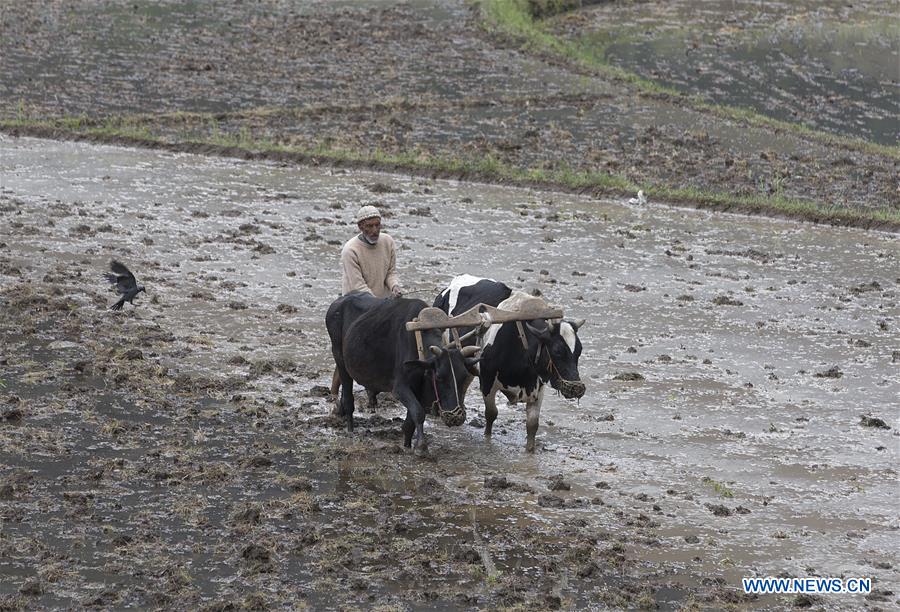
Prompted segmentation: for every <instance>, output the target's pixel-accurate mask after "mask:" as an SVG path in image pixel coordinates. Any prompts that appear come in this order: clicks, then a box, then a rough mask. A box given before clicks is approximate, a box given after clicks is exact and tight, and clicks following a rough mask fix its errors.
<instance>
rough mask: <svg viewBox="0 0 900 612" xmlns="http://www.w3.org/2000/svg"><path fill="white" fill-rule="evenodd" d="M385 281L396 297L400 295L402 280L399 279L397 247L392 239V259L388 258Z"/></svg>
mask: <svg viewBox="0 0 900 612" xmlns="http://www.w3.org/2000/svg"><path fill="white" fill-rule="evenodd" d="M385 282H386V284H387V286H388V289H390V290H391V294H392V295H394V296H395V297H400V295H401V294H402V291H400V281H399V280H397V247H396V243H394V241H393V240H392V241H391V248H390V259H389V260H388V269H387V277H386V278H385Z"/></svg>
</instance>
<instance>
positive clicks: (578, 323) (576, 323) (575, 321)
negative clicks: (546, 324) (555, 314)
mask: <svg viewBox="0 0 900 612" xmlns="http://www.w3.org/2000/svg"><path fill="white" fill-rule="evenodd" d="M566 323H568V324H569V325H571V326H572V329H574V330H575V331H578V329H579V328H580V327H581V326H582V325H584V324H585V320H584V319H566Z"/></svg>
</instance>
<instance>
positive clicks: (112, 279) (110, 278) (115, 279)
mask: <svg viewBox="0 0 900 612" xmlns="http://www.w3.org/2000/svg"><path fill="white" fill-rule="evenodd" d="M103 278H105V279H106V280H108V281H109V282H111V283H116V282H118V281H119V277H118V276H116V275H115V274H111V273H109V272H107V273H106V274H104V275H103Z"/></svg>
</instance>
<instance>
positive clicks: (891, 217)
mask: <svg viewBox="0 0 900 612" xmlns="http://www.w3.org/2000/svg"><path fill="white" fill-rule="evenodd" d="M193 118H194V119H198V118H199V119H202V120H203V122H204V123H205V124H206V125H207V126H208V128H209V129H210V130H211V133H210V135H209V136H208V137H199V138H198V137H193V138H183V139H181V138H179V139H176V140H174V141H173V140H172V139H167V138H164V137H162V136H159V135H154V134H153V133H152V131H151V128H150V126H148V125H146V124H145V123H144V122H146V121H147V119H148V117H146V116H132V117H128V116H123V117H107V118H103V119H87V118H84V117H63V118H55V119H39V120H25V119H13V120H0V131H7V132H13V133H16V132H18V131H22V132H25V133H26V135H28V134H30V135H37V136H44V137H51V138H73V139H86V140H94V141H100V142H111V143H114V144H126V145H128V144H130V145H134V146H154V147H163V148H172V149H177V150H190V149H191V147H195V146H201V147H218V148H219V153H220V154H223V155H237V154H242V153H243V154H253V155H259V156H261V157H266V156H272V157H278V156H279V155H287V156H289V157H291V158H292V159H293V160H295V161H297V162H301V163H302V162H310V161H315V162H318V163H321V162H323V161H325V162H330V163H332V164H341V163H351V164H357V165H359V166H360V167H364V168H372V169H376V170H386V171H401V172H402V171H406V172H411V173H422V174H426V175H430V176H437V177H446V178H454V177H464V178H468V179H477V180H484V181H486V182H495V183H500V184H512V185H518V186H525V187H535V188H544V189H551V190H552V189H556V190H562V191H567V192H575V193H590V194H592V195H596V196H599V195H608V196H627V195H633V194H634V193H635V192H636V191H637V190H638V189H643V190H644V191H645V192H646V194H647V195H648V196H649V197H651V198H653V199H654V200H657V201H663V202H671V203H680V204H686V205H690V206H693V207H699V208H711V209H714V210H731V211H735V212H747V213H756V214H769V215H778V216H784V217H788V218H793V219H802V220H808V221H814V222H820V223H830V224H834V225H846V226H856V227H870V226H873V225H874V226H877V227H882V228H886V229H890V230H893V231H897V229H900V211H892V210H870V209H849V208H846V209H845V208H836V207H832V206H826V205H821V204H817V203H815V202H810V201H801V200H794V199H790V198H786V197H783V196H781V195H778V194H775V195H773V196H764V195H733V194H728V193H722V192H713V191H706V190H702V189H697V188H692V189H683V188H673V187H668V186H665V185H648V184H636V183H633V182H632V181H630V180H629V179H627V178H626V177H624V176H620V175H615V174H609V173H606V172H598V171H584V170H577V169H573V168H570V167H567V166H562V167H558V168H554V169H547V168H521V167H517V166H512V165H510V164H507V163H505V162H503V161H502V160H499V159H497V158H495V157H493V156H491V155H484V156H482V157H472V156H466V157H455V156H447V155H437V154H434V153H431V152H429V151H425V150H422V149H411V150H407V151H401V152H386V151H382V150H380V149H374V150H359V149H351V148H346V147H338V146H334V145H328V144H319V145H317V146H313V147H303V146H296V145H285V144H279V143H274V142H272V141H270V140H266V139H259V138H255V137H254V136H253V134H252V133H251V131H250V130H248V129H246V128H245V129H242V130H241V131H239V132H238V133H237V134H231V133H221V132H219V131H218V129H217V127H216V126H217V120H216V118H215V115H212V114H209V115H207V116H202V115H194V116H193ZM210 152H211V153H215V152H216V151H210Z"/></svg>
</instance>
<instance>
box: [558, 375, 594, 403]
mask: <svg viewBox="0 0 900 612" xmlns="http://www.w3.org/2000/svg"><path fill="white" fill-rule="evenodd" d="M555 382H556V384H555V385H553V387H554V388H555V389H556V390H557V391H559V392H560V393H562V396H563V397H564V398H566V399H578V398H580V397H581V396H583V395H584V392H585V390H586V388H585V386H584V383H583V382H581V381H580V380H563V379H562V378H560V379H558V380H556V381H555Z"/></svg>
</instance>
